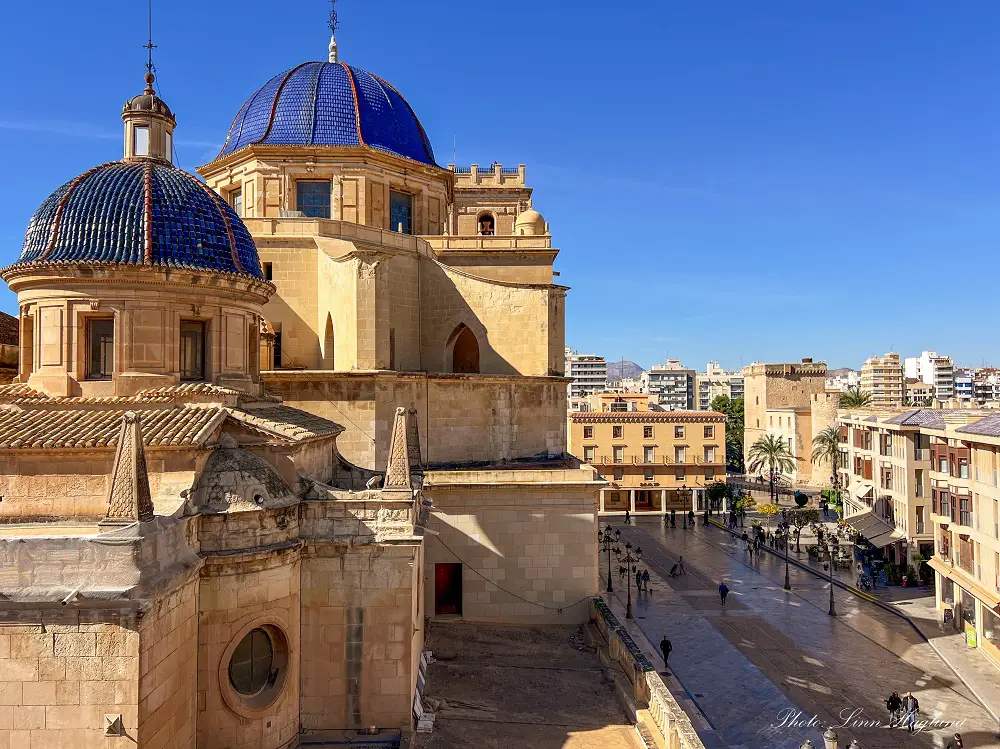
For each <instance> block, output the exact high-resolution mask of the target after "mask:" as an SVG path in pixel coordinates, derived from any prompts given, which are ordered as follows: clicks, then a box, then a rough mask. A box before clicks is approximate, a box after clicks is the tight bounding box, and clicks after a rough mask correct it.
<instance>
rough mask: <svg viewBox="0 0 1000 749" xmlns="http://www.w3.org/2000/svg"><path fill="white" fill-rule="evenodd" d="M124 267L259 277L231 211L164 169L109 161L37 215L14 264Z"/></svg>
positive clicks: (187, 178)
mask: <svg viewBox="0 0 1000 749" xmlns="http://www.w3.org/2000/svg"><path fill="white" fill-rule="evenodd" d="M53 262H56V263H58V262H66V263H70V262H73V263H78V262H84V263H87V262H91V263H122V264H127V265H147V266H168V267H174V268H189V269H198V270H211V271H216V272H223V273H237V274H241V275H248V276H253V277H255V278H261V279H262V278H263V277H264V275H263V273H262V272H261V268H260V259H259V258H258V257H257V248H256V246H255V245H254V243H253V239H251V237H250V233H249V232H248V231H247V228H246V226H244V225H243V222H242V221H241V220H240V217H239V216H237V215H236V212H235V211H234V210H233V209H232V208H231V207H230V206H229V205H228V204H227V203H226V201H224V200H223V199H222V198H221V197H219V196H218V195H217V194H215V193H214V192H212V190H211V189H209V187H208V186H207V185H205V184H204V183H203V182H201V181H199V180H198V179H196V178H195V177H193V176H192V175H190V174H188V173H187V172H184V171H182V170H180V169H177V168H176V167H173V166H170V165H169V164H163V163H157V162H153V161H151V160H140V161H115V162H111V163H108V164H103V165H101V166H97V167H94V168H93V169H91V170H89V171H87V172H84V173H83V174H81V175H80V176H79V177H77V178H76V179H73V180H70V181H69V182H67V183H66V184H65V185H63V186H62V187H60V188H59V189H58V190H56V191H55V192H54V193H52V194H51V195H50V196H49V197H48V198H46V200H45V202H44V203H42V205H41V206H40V207H39V208H38V210H37V211H35V215H34V216H32V217H31V223H30V224H28V231H27V233H26V235H25V237H24V245H23V247H22V248H21V257H20V259H19V260H18V264H19V265H20V264H23V263H53Z"/></svg>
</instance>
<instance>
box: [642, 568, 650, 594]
mask: <svg viewBox="0 0 1000 749" xmlns="http://www.w3.org/2000/svg"><path fill="white" fill-rule="evenodd" d="M642 587H643V588H644V589H645V591H646V592H647V593H648V592H649V570H643V571H642Z"/></svg>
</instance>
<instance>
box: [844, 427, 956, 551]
mask: <svg viewBox="0 0 1000 749" xmlns="http://www.w3.org/2000/svg"><path fill="white" fill-rule="evenodd" d="M941 413H942V412H940V411H932V410H914V411H906V412H903V413H897V412H880V413H874V414H873V413H872V412H871V411H859V412H844V411H842V412H840V414H839V416H838V419H837V424H838V427H839V429H840V443H841V456H840V460H839V462H838V465H839V471H840V476H841V482H840V486H841V488H842V489H844V490H845V496H844V519H845V520H846V521H847V522H848V523H849V524H850V525H851V526H852V527H853V528H855V529H856V530H857V531H859V532H860V533H861V534H863V535H864V536H865V538H867V539H868V540H869V541H871V543H872V544H874V545H875V546H877V547H880V548H884V549H885V550H886V552H887V557H888V558H889V559H890V560H891V561H892V562H893V563H894V564H901V563H903V561H904V560H907V559H908V558H909V559H912V557H913V554H914V553H916V552H919V553H920V554H922V555H923V556H924V557H930V555H931V553H932V552H933V542H934V529H933V526H932V524H931V522H930V504H931V499H930V498H931V492H930V477H929V473H930V468H931V463H930V450H929V445H930V438H929V437H928V436H927V435H925V434H923V433H922V432H921V428H922V427H923V426H925V425H927V424H932V423H937V420H938V419H940V414H941ZM907 549H910V550H911V552H910V553H909V554H908V553H907ZM907 563H908V564H909V563H912V562H907Z"/></svg>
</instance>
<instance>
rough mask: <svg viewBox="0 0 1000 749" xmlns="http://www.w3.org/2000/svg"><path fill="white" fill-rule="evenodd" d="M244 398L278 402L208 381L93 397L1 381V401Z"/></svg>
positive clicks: (233, 401) (232, 401)
mask: <svg viewBox="0 0 1000 749" xmlns="http://www.w3.org/2000/svg"><path fill="white" fill-rule="evenodd" d="M243 400H253V401H255V402H261V401H264V402H267V401H273V402H277V400H278V399H277V398H275V397H274V396H271V395H264V396H248V395H247V394H246V393H244V392H243V391H241V390H235V389H233V388H227V387H222V386H221V385H213V384H211V383H208V382H184V383H181V384H179V385H169V386H167V387H162V388H152V389H149V390H140V391H139V392H138V393H136V394H135V395H129V396H105V397H95V398H79V397H73V396H70V397H62V396H50V395H47V394H46V393H43V392H41V391H39V390H35V389H34V388H32V387H30V386H28V385H25V384H22V383H11V384H8V385H0V403H11V404H16V405H30V404H33V403H34V404H45V405H50V404H51V405H55V406H73V405H81V406H83V405H97V406H101V405H105V406H106V405H115V404H119V403H120V404H126V403H129V404H155V403H178V404H184V403H218V404H219V405H227V406H237V405H239V404H240V402H241V401H243Z"/></svg>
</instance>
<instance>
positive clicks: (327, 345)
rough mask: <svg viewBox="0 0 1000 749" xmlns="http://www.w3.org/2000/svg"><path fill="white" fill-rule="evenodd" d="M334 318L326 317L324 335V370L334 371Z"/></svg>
mask: <svg viewBox="0 0 1000 749" xmlns="http://www.w3.org/2000/svg"><path fill="white" fill-rule="evenodd" d="M333 364H334V359H333V318H332V317H331V316H330V315H329V314H327V316H326V333H325V334H324V335H323V369H333Z"/></svg>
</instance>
